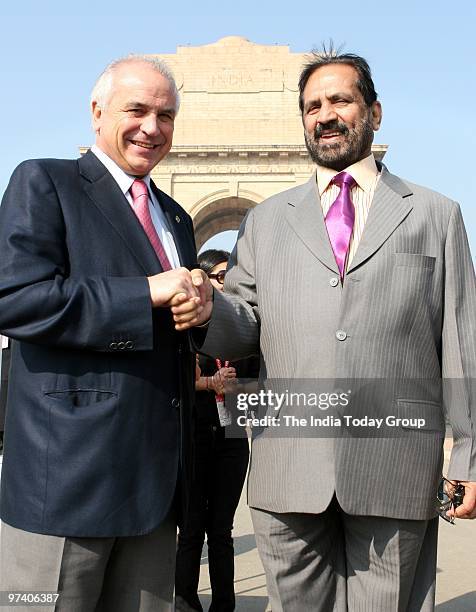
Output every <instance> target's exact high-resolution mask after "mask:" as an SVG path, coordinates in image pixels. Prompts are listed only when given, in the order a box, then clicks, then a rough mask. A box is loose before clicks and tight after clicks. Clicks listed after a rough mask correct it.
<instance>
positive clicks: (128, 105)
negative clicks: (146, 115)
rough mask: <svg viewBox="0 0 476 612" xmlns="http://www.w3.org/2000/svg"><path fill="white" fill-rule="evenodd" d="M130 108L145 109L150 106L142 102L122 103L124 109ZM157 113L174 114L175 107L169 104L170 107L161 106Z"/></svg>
mask: <svg viewBox="0 0 476 612" xmlns="http://www.w3.org/2000/svg"><path fill="white" fill-rule="evenodd" d="M132 108H138V109H140V110H147V109H148V108H150V107H149V105H148V104H144V103H143V102H126V103H125V104H124V109H125V110H128V109H132ZM159 114H171V115H174V116H175V115H176V111H175V108H174V107H173V106H171V107H170V108H162V109H161V110H160V113H159Z"/></svg>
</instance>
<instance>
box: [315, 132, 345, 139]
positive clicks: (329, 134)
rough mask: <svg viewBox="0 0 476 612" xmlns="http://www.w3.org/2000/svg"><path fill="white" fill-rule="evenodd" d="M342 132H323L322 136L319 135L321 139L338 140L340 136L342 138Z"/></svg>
mask: <svg viewBox="0 0 476 612" xmlns="http://www.w3.org/2000/svg"><path fill="white" fill-rule="evenodd" d="M342 135H343V134H342V132H323V133H322V134H320V135H319V138H324V139H327V138H337V137H339V136H342Z"/></svg>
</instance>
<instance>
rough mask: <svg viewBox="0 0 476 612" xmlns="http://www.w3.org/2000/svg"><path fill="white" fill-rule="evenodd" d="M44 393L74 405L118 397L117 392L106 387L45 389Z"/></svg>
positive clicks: (80, 405) (97, 402) (51, 397)
mask: <svg viewBox="0 0 476 612" xmlns="http://www.w3.org/2000/svg"><path fill="white" fill-rule="evenodd" d="M44 394H45V396H46V397H48V398H50V399H53V400H57V401H58V403H64V404H68V405H69V406H74V407H84V406H91V405H93V404H101V403H103V402H107V401H108V400H110V399H113V398H116V397H117V393H114V392H113V391H108V390H104V389H61V390H57V389H55V390H52V391H45V392H44Z"/></svg>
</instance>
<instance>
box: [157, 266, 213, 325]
mask: <svg viewBox="0 0 476 612" xmlns="http://www.w3.org/2000/svg"><path fill="white" fill-rule="evenodd" d="M147 280H148V282H149V289H150V297H151V300H152V306H153V307H154V308H158V307H161V308H170V309H171V310H172V314H173V318H174V321H175V329H176V330H177V331H184V330H186V329H190V328H191V327H194V326H196V325H202V324H203V323H205V322H206V321H208V319H209V318H210V316H211V313H212V308H213V287H212V285H211V283H210V280H209V279H208V277H207V275H206V274H205V272H204V271H203V270H200V269H195V270H192V271H191V272H190V271H189V270H187V268H176V269H175V270H169V271H168V272H161V273H160V274H155V275H154V276H149V277H148V278H147Z"/></svg>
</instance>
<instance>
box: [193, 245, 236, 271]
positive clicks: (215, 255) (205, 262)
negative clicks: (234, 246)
mask: <svg viewBox="0 0 476 612" xmlns="http://www.w3.org/2000/svg"><path fill="white" fill-rule="evenodd" d="M229 257H230V253H229V252H228V251H220V250H218V249H208V251H203V253H200V255H199V256H198V265H199V266H200V268H201V269H202V270H203V271H204V272H205V273H206V274H210V272H211V271H212V270H213V268H214V267H215V266H218V264H220V263H223V262H224V261H228V259H229Z"/></svg>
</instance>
